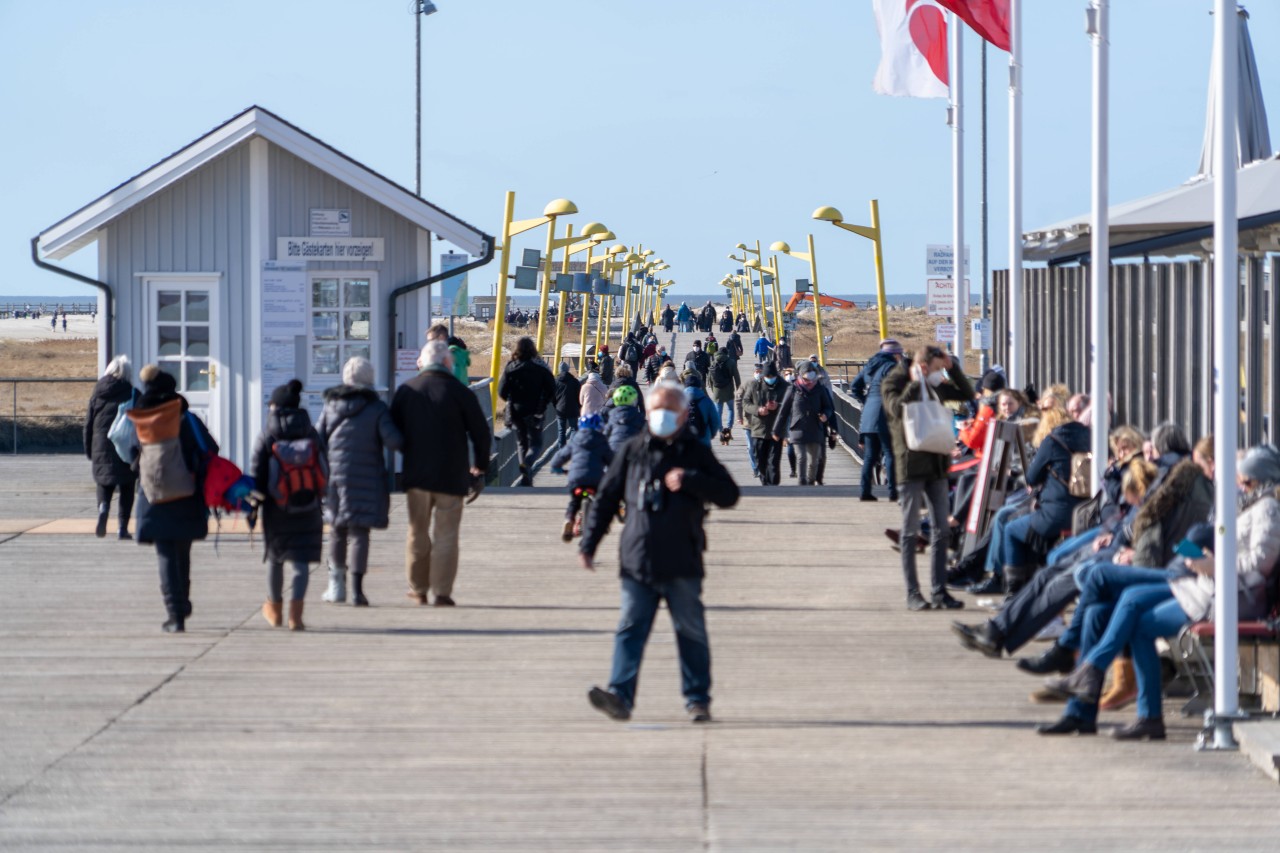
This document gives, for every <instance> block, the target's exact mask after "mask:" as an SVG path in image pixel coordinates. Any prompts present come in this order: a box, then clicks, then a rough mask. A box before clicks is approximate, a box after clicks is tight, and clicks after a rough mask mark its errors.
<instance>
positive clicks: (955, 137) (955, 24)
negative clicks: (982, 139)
mask: <svg viewBox="0 0 1280 853" xmlns="http://www.w3.org/2000/svg"><path fill="white" fill-rule="evenodd" d="M950 26H951V73H950V75H948V76H949V77H950V83H951V173H952V174H951V190H952V210H951V215H952V220H953V221H952V241H951V247H952V265H951V275H952V284H953V285H954V287H955V291H954V295H955V305H954V307H953V308H952V322H953V323H954V324H955V327H956V334H955V341H954V342H953V343H952V345H951V348H952V351H953V352H954V353H955V357H956V362H957V363H958V365H959V369H960V370H962V371H963V370H964V321H965V311H964V304H965V287H964V282H965V277H964V274H965V268H964V113H963V110H964V100H963V89H964V80H963V77H964V53H963V51H964V26H965V25H964V21H962V20H960V16H959V15H956V14H955V13H954V12H952V13H951V20H950Z"/></svg>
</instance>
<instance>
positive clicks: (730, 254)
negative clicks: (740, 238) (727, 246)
mask: <svg viewBox="0 0 1280 853" xmlns="http://www.w3.org/2000/svg"><path fill="white" fill-rule="evenodd" d="M725 257H727V258H728V259H729V260H731V261H736V260H737V258H736V257H734V254H733V253H732V252H730V253H729V254H727V255H725Z"/></svg>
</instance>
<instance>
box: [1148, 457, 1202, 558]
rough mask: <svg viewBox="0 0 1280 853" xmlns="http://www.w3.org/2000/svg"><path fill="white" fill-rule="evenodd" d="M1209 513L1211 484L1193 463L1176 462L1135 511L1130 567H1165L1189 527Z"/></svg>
mask: <svg viewBox="0 0 1280 853" xmlns="http://www.w3.org/2000/svg"><path fill="white" fill-rule="evenodd" d="M1212 511H1213V483H1211V482H1210V481H1209V479H1208V478H1207V477H1205V475H1204V472H1203V471H1201V470H1200V466H1199V465H1197V464H1196V463H1195V462H1193V461H1191V460H1190V459H1184V460H1183V461H1181V462H1179V463H1178V464H1177V465H1175V466H1174V467H1173V469H1172V470H1170V471H1169V474H1168V476H1167V477H1165V480H1164V482H1163V483H1161V484H1160V486H1159V487H1158V488H1157V489H1156V490H1155V491H1154V492H1151V493H1150V495H1149V497H1148V498H1147V499H1146V500H1145V501H1143V503H1142V506H1141V507H1140V508H1139V509H1138V514H1137V516H1136V517H1135V518H1134V521H1133V534H1132V541H1133V565H1135V566H1148V567H1151V568H1158V567H1160V566H1165V565H1168V563H1169V561H1170V560H1171V559H1173V549H1174V548H1175V547H1177V545H1178V543H1179V542H1181V541H1182V539H1183V537H1185V536H1186V535H1187V531H1188V530H1190V529H1191V525H1193V524H1198V523H1199V522H1202V521H1206V520H1208V518H1209V513H1210V512H1212Z"/></svg>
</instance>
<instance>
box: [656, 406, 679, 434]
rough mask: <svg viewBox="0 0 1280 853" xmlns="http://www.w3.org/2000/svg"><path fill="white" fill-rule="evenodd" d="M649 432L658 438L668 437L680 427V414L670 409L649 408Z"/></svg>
mask: <svg viewBox="0 0 1280 853" xmlns="http://www.w3.org/2000/svg"><path fill="white" fill-rule="evenodd" d="M648 420H649V432H651V433H653V434H654V435H655V436H657V437H658V438H670V437H671V436H673V435H675V434H676V430H677V429H678V428H679V427H680V416H679V415H677V414H676V413H675V412H673V411H671V410H670V409H650V410H649V416H648Z"/></svg>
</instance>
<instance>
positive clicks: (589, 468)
mask: <svg viewBox="0 0 1280 853" xmlns="http://www.w3.org/2000/svg"><path fill="white" fill-rule="evenodd" d="M627 408H628V409H633V410H634V407H632V406H628V407H627ZM612 461H613V448H612V447H610V446H609V440H608V439H607V438H605V434H604V433H603V432H601V431H600V430H598V429H580V430H578V431H576V432H575V433H574V434H573V437H572V438H570V439H569V440H568V441H567V442H566V443H565V446H564V447H562V448H560V449H559V450H558V451H556V455H555V456H553V457H551V467H552V468H564V466H565V463H566V462H567V463H569V467H568V469H567V471H566V473H567V474H568V475H569V488H571V489H579V488H592V489H594V488H595V487H596V486H598V485H600V481H601V480H603V479H604V469H605V468H606V467H607V466H608V465H609V463H610V462H612Z"/></svg>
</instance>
